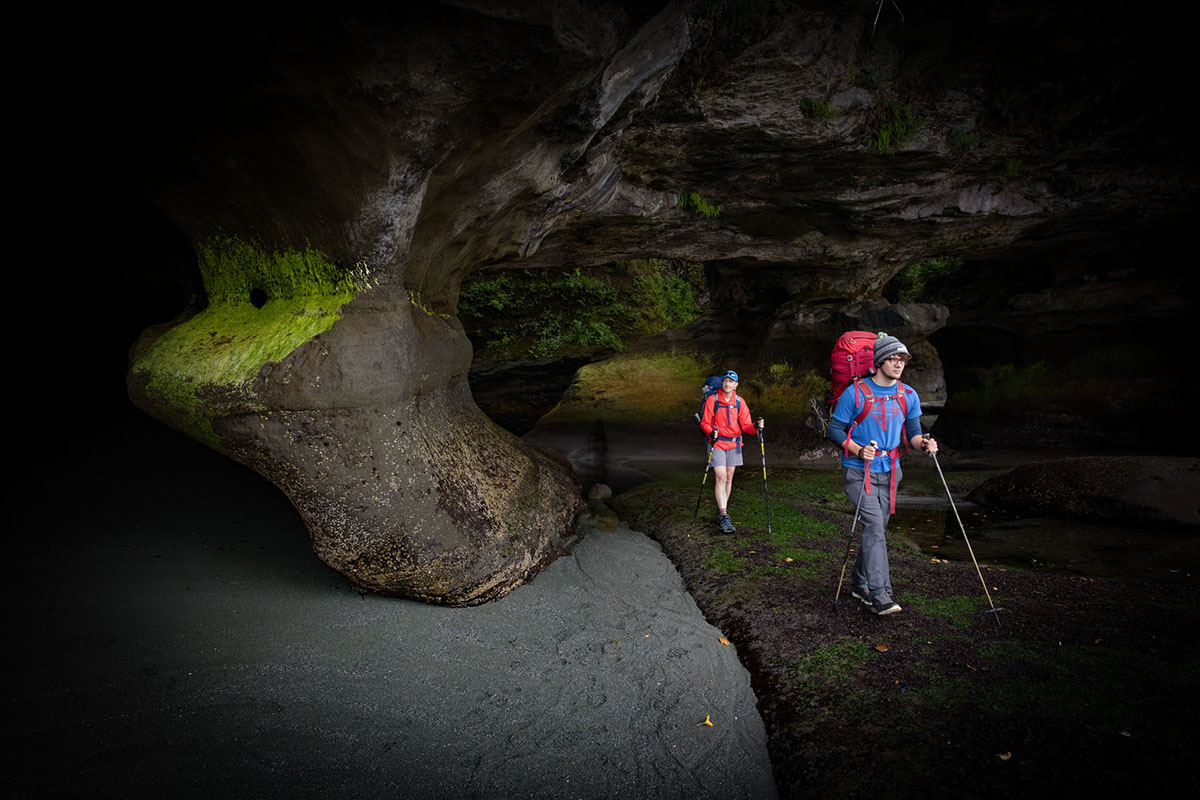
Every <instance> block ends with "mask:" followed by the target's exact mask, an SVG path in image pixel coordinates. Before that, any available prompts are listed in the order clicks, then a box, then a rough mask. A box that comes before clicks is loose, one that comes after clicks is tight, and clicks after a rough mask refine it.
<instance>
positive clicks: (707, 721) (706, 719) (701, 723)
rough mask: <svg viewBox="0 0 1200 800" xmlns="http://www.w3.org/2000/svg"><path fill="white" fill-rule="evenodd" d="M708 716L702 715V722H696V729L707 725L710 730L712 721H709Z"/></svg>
mask: <svg viewBox="0 0 1200 800" xmlns="http://www.w3.org/2000/svg"><path fill="white" fill-rule="evenodd" d="M710 716H711V715H709V714H705V715H704V722H697V723H696V727H699V726H701V725H707V726H708V727H710V728H711V727H712V726H713V721H712V720H711V719H709V717H710Z"/></svg>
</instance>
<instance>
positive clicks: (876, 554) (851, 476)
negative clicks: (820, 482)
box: [842, 459, 904, 600]
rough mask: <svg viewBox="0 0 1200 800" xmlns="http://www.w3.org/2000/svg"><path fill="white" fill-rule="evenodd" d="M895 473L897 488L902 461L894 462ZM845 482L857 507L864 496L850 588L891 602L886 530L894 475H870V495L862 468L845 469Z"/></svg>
mask: <svg viewBox="0 0 1200 800" xmlns="http://www.w3.org/2000/svg"><path fill="white" fill-rule="evenodd" d="M893 468H894V469H895V470H896V487H897V488H899V487H900V480H901V479H902V478H903V477H904V472H903V471H902V470H901V469H900V460H899V459H896V460H895V461H894V462H893ZM842 474H843V477H844V478H845V480H846V497H847V498H849V499H850V502H851V503H853V504H854V506H855V507H858V499H859V497H860V496H861V497H862V509H861V510H860V511H859V514H858V524H859V527H860V528H861V530H862V543H861V545H860V546H859V548H858V557H857V558H856V559H854V572H853V573H851V576H850V580H851V581H852V583H851V585H852V586H854V587H855V588H857V589H859V590H860V591H861V590H862V589H866V590H867V593H868V594H869V595H870V597H871V599H872V600H879V599H884V600H891V599H892V576H891V573H890V572H889V570H888V555H887V539H886V538H885V536H884V534H885V533H886V531H887V524H888V519H889V518H890V517H891V513H890V512H889V511H888V509H889V508H890V507H891V504H892V490H891V482H892V476H891V474H889V473H887V472H873V473H871V493H870V494H864V493H863V473H862V470H860V469H849V468H846V469H844V470H842Z"/></svg>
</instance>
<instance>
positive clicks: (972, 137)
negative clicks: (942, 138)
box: [946, 128, 979, 150]
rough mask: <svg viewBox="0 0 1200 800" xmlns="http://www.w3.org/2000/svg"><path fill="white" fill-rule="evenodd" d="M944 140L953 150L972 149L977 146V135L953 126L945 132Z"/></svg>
mask: <svg viewBox="0 0 1200 800" xmlns="http://www.w3.org/2000/svg"><path fill="white" fill-rule="evenodd" d="M946 142H947V144H949V145H950V146H951V147H952V148H954V149H955V150H974V149H975V148H976V147H979V135H978V134H976V133H971V132H970V131H963V130H959V129H957V128H955V129H953V130H951V131H950V132H949V133H948V134H946Z"/></svg>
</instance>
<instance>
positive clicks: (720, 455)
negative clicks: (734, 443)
mask: <svg viewBox="0 0 1200 800" xmlns="http://www.w3.org/2000/svg"><path fill="white" fill-rule="evenodd" d="M712 465H713V466H714V467H740V466H741V465H742V454H741V453H739V452H738V451H737V448H736V447H735V448H733V449H732V450H722V449H721V448H719V447H714V448H713V453H712Z"/></svg>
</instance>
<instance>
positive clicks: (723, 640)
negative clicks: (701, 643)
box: [717, 636, 733, 645]
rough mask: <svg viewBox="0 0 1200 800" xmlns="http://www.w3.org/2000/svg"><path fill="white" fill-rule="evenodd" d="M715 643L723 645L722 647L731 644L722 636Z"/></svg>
mask: <svg viewBox="0 0 1200 800" xmlns="http://www.w3.org/2000/svg"><path fill="white" fill-rule="evenodd" d="M717 641H718V642H720V643H721V644H724V645H730V644H733V642H731V641H729V640H728V639H726V638H725V637H724V636H722V637H721V638H719V639H717Z"/></svg>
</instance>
